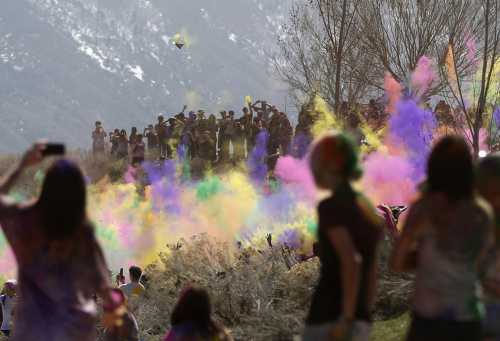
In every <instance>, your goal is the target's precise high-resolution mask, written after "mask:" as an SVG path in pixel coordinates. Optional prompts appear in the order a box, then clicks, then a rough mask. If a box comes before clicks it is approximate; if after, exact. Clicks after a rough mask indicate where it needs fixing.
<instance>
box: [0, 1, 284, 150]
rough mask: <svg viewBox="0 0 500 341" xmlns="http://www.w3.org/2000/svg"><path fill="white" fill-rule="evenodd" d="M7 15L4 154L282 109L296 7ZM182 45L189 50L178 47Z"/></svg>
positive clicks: (244, 4)
mask: <svg viewBox="0 0 500 341" xmlns="http://www.w3.org/2000/svg"><path fill="white" fill-rule="evenodd" d="M1 8H2V10H1V12H0V117H1V120H0V152H12V151H18V150H20V149H21V148H24V147H25V146H26V145H27V144H28V143H30V142H31V141H33V140H34V139H36V138H40V137H49V138H51V139H53V140H59V141H64V142H66V143H68V144H69V145H70V146H73V147H88V146H89V145H90V138H89V134H90V130H91V128H92V125H93V122H94V121H95V120H97V119H100V120H102V121H103V123H104V125H105V127H106V128H108V129H113V128H115V127H116V128H117V127H120V128H121V127H123V128H127V129H129V128H130V127H131V126H132V125H136V126H138V127H141V126H144V125H145V124H147V123H149V122H150V121H152V120H153V119H154V117H155V115H156V114H157V113H158V112H165V113H173V112H176V111H178V110H179V109H180V108H182V106H183V104H188V105H189V107H190V109H198V108H203V109H205V110H207V111H213V112H216V111H217V110H219V109H221V108H232V109H235V110H239V109H240V107H241V106H242V104H243V98H244V96H246V95H251V96H253V97H254V98H266V99H269V100H270V101H273V102H275V103H277V104H282V103H283V99H284V97H285V93H286V90H285V88H284V86H283V85H282V84H281V83H280V82H279V81H278V80H277V79H276V77H275V76H273V69H272V67H271V65H270V60H269V57H270V54H271V53H272V51H273V48H274V47H275V42H276V37H277V35H279V34H280V33H281V31H282V26H283V24H284V21H285V19H286V16H287V13H288V1H286V0H265V1H264V0H261V1H259V0H169V1H163V0H149V1H148V0H4V1H3V2H2V6H1ZM175 37H182V39H183V40H184V42H185V47H184V48H183V49H178V48H177V47H176V46H175V44H174V42H173V40H174V38H175Z"/></svg>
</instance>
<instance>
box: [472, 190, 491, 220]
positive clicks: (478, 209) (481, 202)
mask: <svg viewBox="0 0 500 341" xmlns="http://www.w3.org/2000/svg"><path fill="white" fill-rule="evenodd" d="M472 207H473V208H474V211H475V213H476V214H478V215H481V216H482V217H484V219H486V220H487V221H488V222H493V221H494V216H495V214H494V213H493V208H492V207H491V205H490V204H489V203H488V202H487V201H486V200H485V199H483V198H482V197H480V196H476V197H474V199H473V200H472Z"/></svg>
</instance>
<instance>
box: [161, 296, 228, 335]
mask: <svg viewBox="0 0 500 341" xmlns="http://www.w3.org/2000/svg"><path fill="white" fill-rule="evenodd" d="M171 323H172V329H171V330H170V331H169V333H168V334H167V336H166V337H165V340H164V341H192V340H217V341H232V340H233V338H232V337H231V336H230V335H229V334H228V333H227V331H226V330H225V328H224V327H222V326H220V325H219V324H217V323H216V322H215V321H214V320H213V319H212V306H211V304H210V298H209V296H208V293H207V291H206V290H204V289H201V288H194V287H189V288H187V289H185V290H184V292H183V293H182V294H181V297H180V299H179V301H178V302H177V304H176V306H175V308H174V311H173V312H172V316H171Z"/></svg>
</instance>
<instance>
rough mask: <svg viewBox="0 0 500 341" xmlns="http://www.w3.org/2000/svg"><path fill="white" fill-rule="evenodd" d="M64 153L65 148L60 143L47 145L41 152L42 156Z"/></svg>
mask: <svg viewBox="0 0 500 341" xmlns="http://www.w3.org/2000/svg"><path fill="white" fill-rule="evenodd" d="M65 153H66V146H65V145H64V144H62V143H47V145H46V146H45V149H44V150H43V151H42V155H43V156H51V155H64V154H65Z"/></svg>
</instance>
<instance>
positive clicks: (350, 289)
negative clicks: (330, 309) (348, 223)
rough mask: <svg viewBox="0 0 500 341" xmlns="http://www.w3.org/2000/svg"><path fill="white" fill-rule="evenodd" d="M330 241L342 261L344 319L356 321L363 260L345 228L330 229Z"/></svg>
mask: <svg viewBox="0 0 500 341" xmlns="http://www.w3.org/2000/svg"><path fill="white" fill-rule="evenodd" d="M328 239H329V240H330V243H331V244H332V246H333V248H334V249H335V252H336V253H337V255H338V257H339V259H340V271H341V279H342V292H343V297H342V318H344V319H345V321H347V322H349V321H352V320H353V319H354V314H355V312H356V305H357V300H358V291H359V285H360V271H361V264H362V262H363V259H362V257H361V255H360V254H359V253H358V250H357V249H356V247H355V246H354V244H353V242H352V239H351V237H350V235H349V232H347V230H346V229H345V228H343V227H338V228H334V229H330V230H329V231H328Z"/></svg>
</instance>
